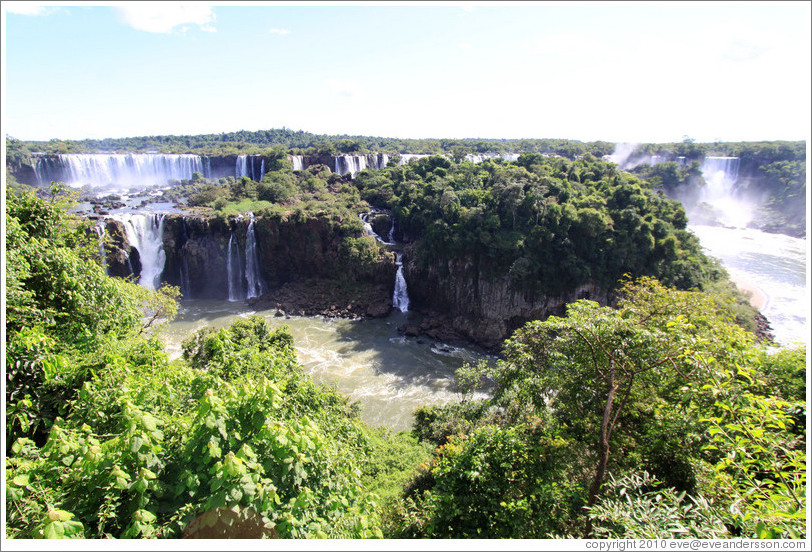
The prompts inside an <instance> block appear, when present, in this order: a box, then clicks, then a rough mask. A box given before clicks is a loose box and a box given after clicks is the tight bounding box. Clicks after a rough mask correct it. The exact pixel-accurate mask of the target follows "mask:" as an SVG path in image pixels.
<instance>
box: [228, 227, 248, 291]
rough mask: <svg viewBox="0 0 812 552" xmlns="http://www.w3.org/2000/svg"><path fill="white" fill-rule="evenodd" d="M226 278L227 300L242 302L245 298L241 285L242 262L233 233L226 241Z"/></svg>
mask: <svg viewBox="0 0 812 552" xmlns="http://www.w3.org/2000/svg"><path fill="white" fill-rule="evenodd" d="M226 276H227V277H228V300H229V301H232V302H233V301H242V300H243V299H244V298H245V291H244V290H243V285H242V261H241V260H240V248H239V245H238V244H237V243H236V241H235V240H234V232H231V237H230V238H229V239H228V256H227V257H226Z"/></svg>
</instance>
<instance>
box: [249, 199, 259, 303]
mask: <svg viewBox="0 0 812 552" xmlns="http://www.w3.org/2000/svg"><path fill="white" fill-rule="evenodd" d="M245 281H246V282H247V283H248V289H247V291H246V297H247V298H248V299H251V298H252V297H259V296H260V295H262V277H261V276H260V273H259V257H258V255H257V238H256V233H255V231H254V217H253V215H251V222H249V223H248V230H247V232H246V235H245Z"/></svg>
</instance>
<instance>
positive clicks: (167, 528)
mask: <svg viewBox="0 0 812 552" xmlns="http://www.w3.org/2000/svg"><path fill="white" fill-rule="evenodd" d="M6 147H7V156H8V164H7V173H6V174H7V185H6V190H5V192H6V205H7V207H6V214H5V224H6V282H7V287H6V329H7V339H6V343H5V346H6V353H7V354H6V358H7V361H6V374H7V392H6V397H5V400H6V407H7V423H6V447H7V448H6V468H7V470H6V482H5V483H6V489H7V510H6V520H7V527H6V531H7V536H8V537H9V538H110V537H112V538H142V537H143V538H154V537H159V538H179V537H182V536H184V535H186V536H234V534H235V532H237V533H241V534H244V535H250V536H251V537H253V538H262V537H272V538H273V537H280V538H542V539H543V538H734V537H750V538H782V539H786V538H790V539H798V538H805V537H806V534H807V533H806V498H805V497H806V452H805V451H806V439H805V429H806V425H805V423H806V402H805V397H806V387H805V386H806V349H805V346H803V345H799V346H795V347H783V346H776V344H775V343H773V342H772V341H771V337H770V333H769V328H767V327H766V325H765V321H764V320H763V317H761V316H760V314H759V313H758V311H757V310H755V309H754V308H753V307H752V306H751V305H750V303H749V301H748V298H747V297H746V296H744V295H743V294H742V293H741V292H739V291H738V290H737V289H736V287H735V286H734V285H733V284H732V283H731V281H730V280H729V278H728V275H727V273H726V272H725V270H724V269H723V268H722V267H721V266H720V264H719V263H718V261H716V260H714V259H712V258H708V257H707V256H706V255H705V254H704V253H703V252H702V248H701V247H700V244H699V242H698V240H697V238H696V237H695V236H694V235H693V234H691V232H690V231H689V230H688V229H687V223H688V216H687V213H686V208H694V207H695V208H697V211H698V212H701V211H702V210H703V209H704V211H705V213H706V216H707V217H708V219H709V220H710V219H713V218H714V216H715V215H714V213H713V212H711V211H710V210H709V209H708V208H707V205H706V206H704V207H703V201H702V196H701V194H700V193H699V192H700V190H701V188H702V187H703V185H704V180H703V179H702V171H701V164H702V161H703V160H704V159H706V158H708V157H713V156H716V157H735V158H737V159H738V160H739V161H738V163H739V165H737V167H738V171H739V175H740V179H739V180H740V181H741V182H742V183H743V186H742V189H741V195H742V196H746V197H751V198H756V197H758V203H759V215H758V216H757V217H755V219H754V220H756V221H757V224H758V225H760V227H761V228H763V229H765V230H771V231H782V232H785V233H789V234H793V235H805V226H806V218H805V217H806V211H805V201H804V202H799V198H805V194H806V192H805V178H806V176H805V148H806V146H805V144H804V143H803V142H800V143H799V142H780V143H767V142H765V143H740V144H739V143H717V144H696V143H694V142H692V141H690V140H686V141H684V142H682V143H679V144H660V145H656V144H650V145H639V146H638V147H636V148H635V150H634V152H632V153H631V154H630V155H628V156H624V159H623V160H622V162H613V161H612V158H611V157H607V158H606V159H605V158H604V157H605V156H612V155H613V154H616V145H615V144H610V143H604V142H593V143H581V142H575V141H567V140H521V141H511V140H501V141H499V140H469V141H465V140H456V141H454V140H411V141H410V140H391V139H384V138H372V137H359V136H337V137H328V136H319V135H311V134H308V133H302V132H294V131H289V130H286V129H282V130H272V131H264V132H256V133H248V132H240V133H230V134H221V135H203V136H169V137H142V138H131V139H121V140H105V141H92V140H87V141H80V142H62V141H51V142H44V143H43V142H39V143H34V142H21V141H18V140H13V139H7V142H6ZM99 151H106V152H116V151H118V152H131V153H135V152H147V151H151V152H161V153H163V154H167V155H169V154H172V155H187V154H189V155H190V154H195V155H198V156H203V157H205V162H203V161H200V160H199V159H198V158H195V159H194V160H193V161H194V162H195V163H198V162H200V163H201V165H200V167H201V170H199V171H194V172H193V173H192V174H189V175H188V176H186V177H183V178H175V179H172V180H170V181H169V182H167V183H163V184H161V185H158V186H155V187H154V188H147V189H142V190H140V191H139V193H140V194H141V196H139V197H141V198H142V199H143V201H144V203H143V204H142V206H149V205H150V204H152V203H168V204H173V205H174V206H175V212H172V213H168V214H165V215H160V216H157V215H156V218H155V219H154V220H155V224H156V225H158V227H160V229H161V233H160V235H159V244H160V247H161V251H162V253H163V255H164V264H162V265H161V266H160V267H159V268H160V270H159V272H158V275H157V276H156V278H155V281H154V282H151V283H150V285H144V281H143V280H141V285H138V283H137V282H139V279H140V278H142V277H144V275H145V274H146V273H147V268H148V267H151V264H150V262H151V261H149V260H148V259H147V258H146V256H145V254H144V251H143V250H141V251H139V250H138V247H137V245H138V244H135V243H133V241H132V239H131V237H128V234H127V231H126V228H125V227H124V225H123V223H122V222H121V221H119V220H116V219H114V218H106V213H107V212H108V211H111V210H114V209H115V208H116V206H117V205H119V204H121V201H122V194H121V192H114V191H111V190H107V191H105V192H104V193H103V194H95V193H94V190H93V189H91V188H85V189H71V188H69V187H66V186H64V185H61V184H60V183H59V182H56V181H55V182H47V183H45V182H39V181H38V177H39V176H41V175H42V174H50V173H47V171H46V169H47V170H56V168H55V167H58V164H59V163H61V162H62V161H60V160H59V157H58V156H59V155H65V154H81V153H92V152H99ZM345 155H346V156H350V157H348V158H343V157H341V156H345ZM384 155H385V157H383V156H384ZM241 156H242V157H241ZM408 156H414V157H416V158H413V159H411V160H409V161H408V162H406V157H408ZM655 156H659V158H660V159H659V160H658V161H659V162H652V161H651V159H652V158H653V157H655ZM339 157H341V159H344V161H342V163H345V164H343V165H340V164H339V161H338V158H339ZM362 159H363V161H362ZM42 160H45V161H43V162H42V163H40V164H39V165H38V163H39V162H40V161H42ZM183 161H184V162H187V161H189V159H188V158H184V160H183ZM373 161H374V163H375V164H376V167H375V168H374V169H373V168H363V167H361V164H364V165H366V166H367V167H368V166H370V165H371V164H372V163H373ZM616 161H617V160H616ZM349 162H352V163H356V165H353V167H354V168H347V167H349V165H346V163H349ZM331 163H333V164H332V166H331ZM195 166H196V165H195ZM220 166H222V167H223V168H222V170H221V171H220V172H219V173H218V170H219V169H218V167H220ZM235 166H236V167H238V171H240V170H241V171H243V172H245V173H247V174H249V176H239V175H236V174H235V173H234V171H235V169H234V167H235ZM339 168H341V169H342V170H339ZM355 169H358V170H355ZM624 169H626V170H624ZM674 198H680V199H681V200H682V203H681V202H679V201H677V200H676V199H674ZM77 201H79V202H82V203H88V207H87V208H85V210H84V212H81V213H77V209H76V207H77V205H76V202H77ZM100 236H101V240H100ZM381 236H388V237H387V238H386V239H383V238H381ZM393 244H396V245H393ZM100 247H101V249H100ZM234 251H244V252H245V253H244V254H243V257H242V258H240V256H239V253H238V254H237V255H236V259H237V261H238V262H237V263H236V265H232V256H233V255H234ZM249 251H250V254H249ZM249 261H250V262H249ZM240 263H242V264H240ZM249 264H250V265H251V267H252V268H251V269H250V270H249V268H248V265H249ZM232 266H239V267H241V272H240V275H239V276H238V277H237V279H236V280H235V279H234V278H233V274H232V270H231V267H232ZM400 270H402V274H403V275H404V276H405V280H406V281H408V282H409V299H410V307H409V308H410V310H412V309H413V310H414V311H415V312H416V313H419V315H420V318H419V319H415V320H414V321H413V322H412V323H410V324H407V325H406V326H404V327H402V328H400V331H401V332H402V333H404V334H405V335H407V336H420V335H428V336H432V337H437V338H441V339H449V340H452V339H455V340H465V341H472V342H476V343H478V344H480V345H482V346H485V347H488V348H489V349H491V350H492V351H494V352H495V353H498V360H497V361H496V362H495V363H474V364H469V365H466V366H464V367H463V368H462V369H460V370H459V371H458V373H457V378H456V385H457V388H458V391H459V393H460V396H459V401H458V402H455V403H449V404H446V405H442V406H426V407H424V408H421V409H419V410H418V411H417V412H416V413H415V422H414V427H413V429H412V430H411V431H407V432H400V433H394V432H391V431H388V430H386V429H385V428H375V427H370V426H368V425H366V424H364V423H363V422H362V421H361V420H360V419H359V412H358V408H359V407H358V405H357V404H354V403H352V402H350V401H349V400H348V399H347V398H346V397H343V396H342V395H340V394H339V393H337V392H336V391H335V390H334V389H332V388H330V387H329V386H325V385H322V384H316V383H315V382H314V381H313V380H312V378H310V377H309V376H308V375H307V374H306V373H304V371H303V370H302V368H301V365H300V363H299V361H298V360H297V355H296V350H295V348H294V345H295V344H294V341H293V337H292V336H291V334H290V333H289V332H288V331H286V329H285V328H284V327H282V328H277V329H272V328H271V327H270V326H269V325H268V323H267V321H266V320H264V319H263V318H262V317H258V316H255V317H248V318H245V319H243V320H240V321H238V322H236V323H234V324H233V325H231V326H230V327H227V328H223V329H219V330H215V329H207V330H204V331H201V332H198V333H196V334H194V335H191V336H189V338H188V339H187V340H186V342H185V343H184V345H183V354H182V357H181V358H179V359H176V360H170V359H169V356H168V354H167V353H166V351H165V350H164V347H163V344H162V342H161V340H160V338H159V335H158V332H157V328H159V327H160V325H161V324H163V323H166V322H167V321H169V320H171V319H172V318H173V317H174V316H175V315H176V313H177V310H178V300H179V299H181V298H187V299H188V298H218V299H226V298H231V297H230V295H231V293H232V292H233V291H236V290H237V289H238V288H239V289H241V295H240V296H239V300H245V301H247V302H249V303H250V304H252V305H254V306H257V307H259V306H263V305H264V306H267V307H269V308H277V309H279V311H280V312H283V313H288V314H291V313H292V314H299V315H308V316H309V315H319V316H343V317H347V316H350V317H359V318H365V317H381V316H386V315H387V314H388V313H389V312H390V311H391V309H392V308H393V304H392V286H393V285H394V284H393V282H394V281H395V273H396V272H398V271H400ZM240 286H242V287H240ZM248 287H251V289H252V290H253V292H248V290H247V288H248ZM225 290H228V293H229V297H224V296H223V293H225ZM483 389H484V390H486V391H487V393H486V394H487V397H486V398H479V397H480V396H481V393H480V394H479V395H475V394H474V392H475V391H482V390H483ZM207 531H208V532H207Z"/></svg>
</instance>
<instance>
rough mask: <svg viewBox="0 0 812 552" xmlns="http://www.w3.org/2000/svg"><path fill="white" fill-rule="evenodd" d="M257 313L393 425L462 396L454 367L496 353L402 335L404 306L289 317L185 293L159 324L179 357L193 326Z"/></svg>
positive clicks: (371, 416)
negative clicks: (353, 314) (173, 313)
mask: <svg viewBox="0 0 812 552" xmlns="http://www.w3.org/2000/svg"><path fill="white" fill-rule="evenodd" d="M253 314H256V315H259V316H262V317H263V318H264V319H265V320H267V321H268V323H269V324H270V326H271V327H273V328H278V327H280V326H287V327H288V328H289V330H290V332H291V334H292V335H293V338H294V343H295V347H296V352H297V357H298V359H299V362H300V363H301V364H302V366H303V368H304V370H305V372H306V373H308V374H310V375H311V376H312V377H313V379H314V380H315V381H316V382H319V383H325V384H328V385H332V386H335V388H336V389H337V390H338V391H339V392H340V393H342V394H343V395H346V396H348V397H349V398H350V399H351V400H353V401H358V403H359V404H360V405H361V420H363V421H364V422H365V423H367V424H370V425H373V426H388V427H391V428H393V429H394V430H396V431H401V430H406V429H411V425H412V423H413V415H412V412H413V411H414V410H415V409H416V408H418V407H421V406H428V405H433V404H445V403H448V402H451V401H455V400H459V399H460V398H461V396H460V395H459V394H458V393H456V392H455V390H454V371H455V370H456V369H457V368H460V367H461V366H462V365H463V364H464V363H465V362H476V361H477V360H478V359H485V360H487V361H489V362H492V361H493V358H492V357H488V356H487V355H485V354H483V353H481V352H479V351H477V350H476V349H474V348H467V347H466V348H461V347H455V346H451V345H449V344H445V343H440V342H433V341H431V340H423V339H418V338H407V337H403V336H401V335H399V334H398V332H397V327H398V326H400V325H401V324H403V323H404V322H405V321H406V315H404V314H401V313H399V312H394V313H393V314H391V315H390V316H389V317H388V318H385V319H373V320H342V319H323V318H313V317H298V316H294V317H290V318H285V317H276V316H274V315H275V314H276V311H275V310H273V309H271V310H265V311H252V310H250V309H249V308H248V307H246V306H245V305H243V304H239V303H229V302H226V301H183V302H181V308H180V311H179V313H178V317H177V319H176V320H175V321H173V322H172V323H170V324H169V325H168V326H166V327H164V328H163V329H162V330H161V337H162V339H163V340H164V342H165V343H166V347H167V352H168V353H169V355H170V358H178V357H180V355H181V351H182V349H181V343H182V341H183V340H184V339H185V338H187V337H189V336H190V335H192V333H194V332H196V331H199V330H202V329H203V328H207V327H211V328H215V329H219V328H222V327H225V326H228V325H230V324H231V323H233V322H234V321H235V320H237V319H238V318H244V317H247V316H250V315H253ZM484 396H485V395H483V394H478V395H476V397H477V398H481V397H484Z"/></svg>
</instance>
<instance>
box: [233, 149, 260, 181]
mask: <svg viewBox="0 0 812 552" xmlns="http://www.w3.org/2000/svg"><path fill="white" fill-rule="evenodd" d="M235 176H236V177H237V178H240V177H242V176H247V177H248V178H250V179H251V180H256V181H257V182H259V181H261V180H262V177H264V176H265V159H263V158H262V156H261V155H239V156H237V168H236V174H235Z"/></svg>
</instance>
